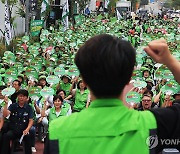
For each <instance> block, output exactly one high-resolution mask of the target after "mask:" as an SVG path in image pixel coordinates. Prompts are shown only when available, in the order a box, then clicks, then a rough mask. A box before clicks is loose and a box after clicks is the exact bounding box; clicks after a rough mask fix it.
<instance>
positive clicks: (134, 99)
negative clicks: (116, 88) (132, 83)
mask: <svg viewBox="0 0 180 154" xmlns="http://www.w3.org/2000/svg"><path fill="white" fill-rule="evenodd" d="M140 101H141V95H140V94H139V93H137V92H135V91H130V92H128V93H127V95H126V102H127V103H140Z"/></svg>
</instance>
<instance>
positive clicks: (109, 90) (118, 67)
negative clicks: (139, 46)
mask: <svg viewBox="0 0 180 154" xmlns="http://www.w3.org/2000/svg"><path fill="white" fill-rule="evenodd" d="M75 63H76V65H77V67H78V68H79V71H80V74H81V75H82V78H83V80H84V81H85V83H86V84H87V85H88V86H89V88H90V90H91V91H92V92H93V94H94V95H95V96H96V97H97V98H103V97H104V98H110V97H118V96H119V95H120V94H121V92H122V90H123V88H124V87H125V85H126V84H127V83H128V82H129V80H130V78H131V75H132V72H133V69H134V65H135V50H134V48H133V47H132V45H131V44H130V43H129V42H127V41H125V40H122V39H119V38H116V37H113V36H111V35H107V34H101V35H98V36H95V37H92V38H91V39H89V40H88V41H87V42H86V43H85V44H84V45H83V46H82V47H81V48H80V49H79V51H78V53H77V54H76V57H75Z"/></svg>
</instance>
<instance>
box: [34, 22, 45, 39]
mask: <svg viewBox="0 0 180 154" xmlns="http://www.w3.org/2000/svg"><path fill="white" fill-rule="evenodd" d="M43 24H44V21H43V20H33V21H32V22H31V35H32V36H38V35H39V33H40V31H41V29H42V27H43Z"/></svg>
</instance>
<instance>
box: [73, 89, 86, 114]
mask: <svg viewBox="0 0 180 154" xmlns="http://www.w3.org/2000/svg"><path fill="white" fill-rule="evenodd" d="M88 95H89V90H88V89H86V90H85V91H84V93H83V94H81V92H80V90H79V89H77V90H76V94H75V102H74V106H73V108H74V109H75V110H77V111H81V110H82V109H84V108H85V107H86V103H87V99H88Z"/></svg>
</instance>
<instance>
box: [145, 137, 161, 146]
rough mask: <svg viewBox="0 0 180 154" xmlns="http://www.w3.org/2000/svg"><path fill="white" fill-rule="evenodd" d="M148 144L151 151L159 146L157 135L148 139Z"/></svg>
mask: <svg viewBox="0 0 180 154" xmlns="http://www.w3.org/2000/svg"><path fill="white" fill-rule="evenodd" d="M146 144H147V145H148V146H149V149H153V148H155V147H156V146H157V145H158V137H157V135H152V136H149V137H148V138H147V139H146Z"/></svg>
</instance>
